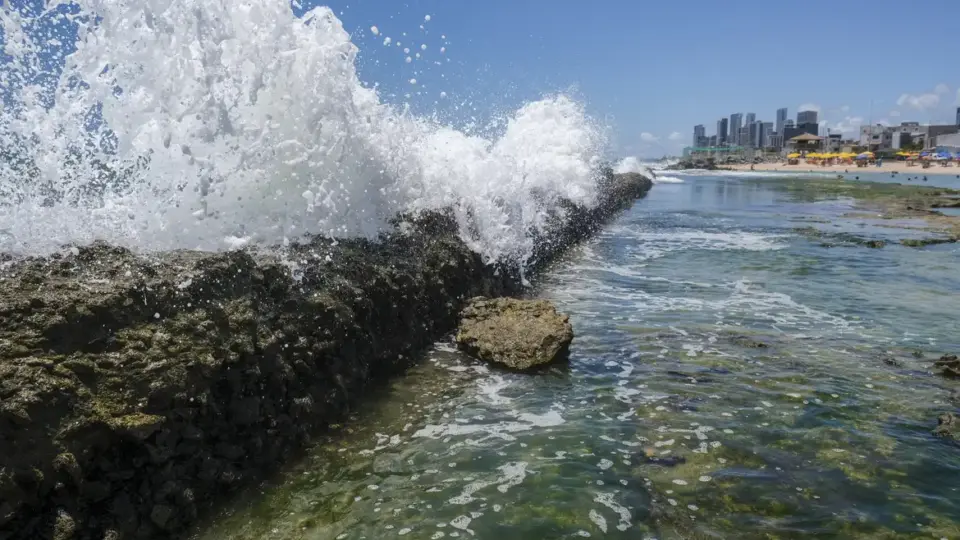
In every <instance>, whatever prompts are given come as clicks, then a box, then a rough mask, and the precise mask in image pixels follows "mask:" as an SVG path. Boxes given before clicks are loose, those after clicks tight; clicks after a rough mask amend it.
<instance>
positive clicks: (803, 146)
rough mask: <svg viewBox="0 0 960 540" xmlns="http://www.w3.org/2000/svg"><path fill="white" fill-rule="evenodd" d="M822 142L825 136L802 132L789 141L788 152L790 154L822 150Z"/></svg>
mask: <svg viewBox="0 0 960 540" xmlns="http://www.w3.org/2000/svg"><path fill="white" fill-rule="evenodd" d="M821 144H823V137H821V136H819V135H813V134H812V133H802V134H800V135H797V136H796V137H793V138H792V139H790V140H788V141H787V146H786V152H787V153H788V154H795V153H796V154H804V153H807V152H816V151H819V150H820V145H821Z"/></svg>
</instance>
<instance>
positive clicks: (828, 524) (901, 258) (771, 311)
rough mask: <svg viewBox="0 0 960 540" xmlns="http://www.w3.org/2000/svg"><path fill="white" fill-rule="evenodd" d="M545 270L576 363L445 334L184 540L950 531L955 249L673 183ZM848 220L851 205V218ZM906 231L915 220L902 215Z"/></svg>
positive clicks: (897, 225) (764, 186) (957, 495)
mask: <svg viewBox="0 0 960 540" xmlns="http://www.w3.org/2000/svg"><path fill="white" fill-rule="evenodd" d="M676 180H682V183H680V182H678V183H664V184H658V185H657V186H655V188H654V189H653V190H652V191H651V193H650V195H649V196H648V197H647V198H646V199H644V200H642V201H639V202H638V203H637V204H636V205H635V206H634V207H633V209H631V210H630V211H629V212H627V213H625V214H623V215H622V216H620V218H619V219H617V220H616V221H615V222H613V223H611V224H610V225H609V226H608V227H607V228H606V229H605V230H604V231H603V232H602V233H601V234H600V235H599V236H597V237H596V238H595V239H593V240H592V241H590V242H589V243H587V244H585V245H583V246H581V247H579V248H577V249H576V250H574V251H573V252H571V253H570V254H569V256H568V257H566V259H565V260H563V261H561V262H560V263H559V264H558V265H557V266H556V267H554V268H553V269H552V270H551V271H550V272H548V273H547V275H546V276H545V277H544V278H543V279H542V280H541V281H540V282H539V283H538V284H537V286H536V290H535V292H534V296H537V297H541V298H547V299H550V300H552V301H554V302H555V303H557V305H558V306H559V307H560V308H561V309H562V310H563V311H565V312H567V313H569V314H570V317H571V321H572V322H573V325H574V330H575V333H576V338H575V340H574V343H573V346H572V350H571V358H570V360H569V362H568V363H565V364H563V365H558V366H554V367H552V368H551V369H549V370H548V371H546V372H543V373H537V374H532V375H524V374H513V373H506V372H501V371H498V370H496V369H492V368H489V367H487V366H485V365H483V364H480V363H478V362H475V361H473V360H471V359H469V358H466V357H464V356H462V355H461V354H460V353H458V352H456V351H455V350H454V349H453V348H452V347H451V346H450V344H449V343H447V342H441V343H438V344H437V345H436V347H435V349H434V350H433V351H431V352H429V353H428V354H427V355H426V356H425V358H424V360H423V361H422V362H421V363H420V365H418V366H417V367H416V368H414V369H412V370H410V371H409V372H408V373H407V374H406V375H404V376H402V377H400V378H397V379H396V380H394V381H392V382H391V383H390V384H389V385H387V386H384V387H383V388H381V389H380V390H378V392H377V394H376V395H371V396H368V399H367V400H366V402H365V404H364V406H363V408H362V409H360V410H358V411H356V412H355V414H354V415H353V416H352V418H351V419H350V421H349V422H347V423H345V424H344V425H343V426H342V427H341V428H339V429H338V430H336V431H335V432H334V433H331V434H330V435H329V436H325V437H323V438H322V439H320V440H318V442H317V444H316V446H315V447H314V448H312V449H311V450H310V451H309V452H308V453H307V455H306V456H305V457H304V458H303V459H302V460H299V461H298V462H297V463H293V464H291V465H290V466H289V467H288V468H287V469H286V470H285V471H283V472H282V474H279V475H277V477H276V478H274V479H273V480H272V481H271V482H269V483H267V484H265V485H262V486H258V487H257V488H255V489H250V490H249V491H248V492H246V493H241V494H238V497H237V500H236V502H235V503H234V504H233V506H231V507H230V508H229V510H228V511H226V512H224V513H223V514H222V515H219V516H216V517H215V518H214V519H212V520H211V521H210V522H209V523H207V524H205V526H204V527H203V528H202V530H200V531H199V532H198V533H197V537H198V538H202V539H214V538H243V539H283V540H286V539H318V540H319V539H344V540H345V539H351V540H361V539H370V540H372V539H382V538H408V539H432V540H438V539H441V538H478V539H495V540H520V539H554V538H611V539H638V538H664V539H665V538H733V537H737V538H960V491H958V487H960V446H958V445H957V444H956V443H954V442H952V441H949V440H944V439H938V438H936V437H934V436H933V435H932V434H931V430H932V429H933V428H934V427H935V425H936V417H937V415H938V414H939V413H940V412H942V411H947V410H953V411H955V410H956V409H957V407H958V404H957V403H953V402H951V401H950V395H951V391H952V390H954V389H958V388H960V384H958V383H956V382H954V381H950V380H947V379H944V378H942V377H940V376H939V375H937V374H936V373H935V372H934V370H933V367H932V363H933V360H935V359H936V358H938V357H939V356H940V355H941V354H944V353H950V352H953V353H956V352H960V332H958V321H960V301H957V299H958V298H960V294H958V293H960V272H958V268H960V250H958V248H957V247H956V246H955V245H943V246H935V247H930V248H926V249H921V250H918V249H911V248H906V247H902V246H899V245H896V244H888V245H887V246H886V247H885V248H883V249H869V248H866V247H863V246H859V245H856V244H844V243H842V242H841V243H835V244H833V247H825V246H824V240H823V238H822V237H814V236H812V235H810V234H805V233H803V232H801V231H798V229H800V228H807V227H814V228H817V229H820V230H822V231H826V232H828V233H849V234H856V235H859V236H863V237H868V238H878V239H886V240H896V239H897V238H903V237H919V236H924V234H923V233H920V232H917V231H915V230H911V229H909V228H908V227H912V226H918V225H922V224H921V223H914V222H911V221H899V222H891V221H889V220H880V219H871V218H870V217H869V216H866V217H843V216H844V215H845V214H848V213H849V212H850V210H851V204H852V201H850V200H843V199H840V200H835V199H829V198H819V197H810V196H805V197H803V198H802V200H801V199H799V198H796V197H795V196H794V195H791V194H789V193H788V192H786V191H783V190H781V189H779V188H778V183H777V180H776V179H775V178H772V177H735V176H724V177H719V176H678V178H676ZM858 215H859V214H858ZM905 227H907V228H905Z"/></svg>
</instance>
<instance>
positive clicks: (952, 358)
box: [933, 354, 960, 377]
mask: <svg viewBox="0 0 960 540" xmlns="http://www.w3.org/2000/svg"><path fill="white" fill-rule="evenodd" d="M933 365H934V367H938V368H940V370H941V374H942V375H943V376H945V377H960V358H957V355H955V354H945V355H943V356H941V357H940V359H939V360H937V361H936V362H934V363H933Z"/></svg>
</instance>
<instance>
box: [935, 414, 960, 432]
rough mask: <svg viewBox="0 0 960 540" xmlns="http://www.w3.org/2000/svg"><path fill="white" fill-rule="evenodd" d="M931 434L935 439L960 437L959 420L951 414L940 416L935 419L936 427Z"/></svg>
mask: <svg viewBox="0 0 960 540" xmlns="http://www.w3.org/2000/svg"><path fill="white" fill-rule="evenodd" d="M933 434H934V435H936V436H937V437H954V438H956V437H960V420H958V419H957V417H956V416H954V415H953V413H948V412H945V413H943V414H941V415H940V416H938V417H937V427H936V429H934V430H933Z"/></svg>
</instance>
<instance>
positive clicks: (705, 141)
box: [690, 107, 960, 148]
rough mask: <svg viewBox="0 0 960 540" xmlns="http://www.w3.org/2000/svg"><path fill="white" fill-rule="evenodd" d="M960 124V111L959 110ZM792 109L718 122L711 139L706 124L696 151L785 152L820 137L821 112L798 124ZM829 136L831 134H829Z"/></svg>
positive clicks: (698, 129) (803, 114)
mask: <svg viewBox="0 0 960 540" xmlns="http://www.w3.org/2000/svg"><path fill="white" fill-rule="evenodd" d="M957 114H958V123H960V107H958V113H957ZM788 116H789V108H788V107H780V108H778V109H777V110H776V113H775V117H776V120H775V121H774V122H769V121H764V120H763V119H762V117H758V115H757V113H753V112H750V113H746V115H745V118H746V122H744V123H743V124H742V125H741V118H744V114H743V113H732V114H730V116H729V118H728V117H726V116H724V117H722V118H720V119H719V120H717V128H716V132H715V133H714V134H713V135H707V133H706V127H705V124H697V125H696V126H694V129H693V137H692V140H691V142H692V144H691V145H690V146H692V147H710V146H744V147H748V148H769V147H774V148H781V147H783V145H784V144H785V143H786V141H788V140H789V139H791V138H793V137H795V136H796V135H799V134H800V133H810V134H813V135H820V122H819V111H817V110H814V109H811V108H804V110H799V111H797V120H796V122H793V121H792V120H790V119H789V118H788ZM828 133H829V130H828Z"/></svg>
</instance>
